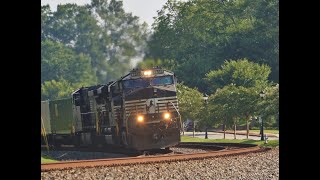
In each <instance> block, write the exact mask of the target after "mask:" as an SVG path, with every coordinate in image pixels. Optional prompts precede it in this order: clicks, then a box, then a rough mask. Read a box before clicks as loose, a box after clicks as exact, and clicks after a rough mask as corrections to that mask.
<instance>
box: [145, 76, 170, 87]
mask: <svg viewBox="0 0 320 180" xmlns="http://www.w3.org/2000/svg"><path fill="white" fill-rule="evenodd" d="M150 84H151V85H152V86H157V85H169V84H173V80H172V77H171V76H162V77H156V78H153V79H152V80H151V82H150Z"/></svg>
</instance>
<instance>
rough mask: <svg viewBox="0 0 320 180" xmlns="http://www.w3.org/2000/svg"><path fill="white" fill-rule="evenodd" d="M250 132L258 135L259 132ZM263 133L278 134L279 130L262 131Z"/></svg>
mask: <svg viewBox="0 0 320 180" xmlns="http://www.w3.org/2000/svg"><path fill="white" fill-rule="evenodd" d="M250 132H257V133H260V130H250ZM263 133H270V134H279V130H263Z"/></svg>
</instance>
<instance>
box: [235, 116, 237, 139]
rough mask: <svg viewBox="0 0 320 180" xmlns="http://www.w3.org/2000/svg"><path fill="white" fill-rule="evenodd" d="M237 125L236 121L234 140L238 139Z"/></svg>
mask: <svg viewBox="0 0 320 180" xmlns="http://www.w3.org/2000/svg"><path fill="white" fill-rule="evenodd" d="M236 131H237V124H236V121H235V120H234V139H237V132H236Z"/></svg>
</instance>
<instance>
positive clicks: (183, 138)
mask: <svg viewBox="0 0 320 180" xmlns="http://www.w3.org/2000/svg"><path fill="white" fill-rule="evenodd" d="M181 142H212V143H243V144H256V145H259V146H262V147H277V146H279V140H268V144H264V141H260V140H246V139H203V138H197V137H190V136H181Z"/></svg>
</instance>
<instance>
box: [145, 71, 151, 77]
mask: <svg viewBox="0 0 320 180" xmlns="http://www.w3.org/2000/svg"><path fill="white" fill-rule="evenodd" d="M151 74H152V71H144V72H143V75H145V76H151Z"/></svg>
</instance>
